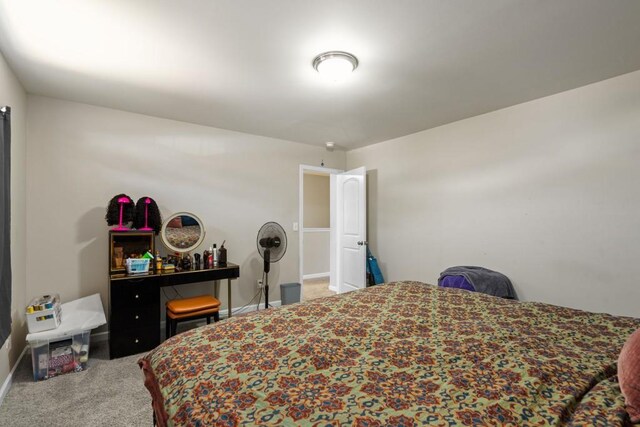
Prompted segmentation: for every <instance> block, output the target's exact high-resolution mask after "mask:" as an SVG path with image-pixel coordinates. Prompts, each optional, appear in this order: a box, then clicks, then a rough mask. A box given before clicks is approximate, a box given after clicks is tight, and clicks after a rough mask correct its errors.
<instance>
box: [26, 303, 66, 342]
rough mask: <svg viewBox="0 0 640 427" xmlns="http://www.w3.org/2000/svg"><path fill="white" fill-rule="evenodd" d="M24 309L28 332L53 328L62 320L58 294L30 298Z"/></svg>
mask: <svg viewBox="0 0 640 427" xmlns="http://www.w3.org/2000/svg"><path fill="white" fill-rule="evenodd" d="M26 311H27V326H28V328H29V333H30V334H33V333H35V332H42V331H48V330H50V329H55V328H57V327H58V326H60V322H61V321H62V307H61V305H60V296H59V295H58V294H54V295H44V296H41V297H38V298H34V299H32V300H31V303H29V305H28V306H27V310H26Z"/></svg>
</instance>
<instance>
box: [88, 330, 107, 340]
mask: <svg viewBox="0 0 640 427" xmlns="http://www.w3.org/2000/svg"><path fill="white" fill-rule="evenodd" d="M103 341H109V331H105V332H98V333H95V334H91V341H90V343H94V342H103Z"/></svg>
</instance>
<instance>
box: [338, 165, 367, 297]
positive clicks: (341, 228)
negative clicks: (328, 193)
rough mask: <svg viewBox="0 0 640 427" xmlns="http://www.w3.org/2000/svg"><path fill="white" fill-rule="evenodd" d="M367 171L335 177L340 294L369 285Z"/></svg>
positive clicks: (346, 173)
mask: <svg viewBox="0 0 640 427" xmlns="http://www.w3.org/2000/svg"><path fill="white" fill-rule="evenodd" d="M366 172H367V171H366V169H365V168H364V167H361V168H358V169H353V170H350V171H347V172H344V173H341V174H337V175H336V179H335V182H336V196H337V197H336V199H337V200H336V208H337V209H336V223H337V224H336V225H337V227H336V228H337V230H336V240H337V242H336V243H337V248H338V250H337V253H338V256H337V260H336V261H337V264H338V265H337V270H338V280H337V282H338V293H344V292H349V291H353V290H355V289H360V288H364V287H365V286H366V283H367V272H366V262H367V249H366V247H367V246H366V245H367V192H366Z"/></svg>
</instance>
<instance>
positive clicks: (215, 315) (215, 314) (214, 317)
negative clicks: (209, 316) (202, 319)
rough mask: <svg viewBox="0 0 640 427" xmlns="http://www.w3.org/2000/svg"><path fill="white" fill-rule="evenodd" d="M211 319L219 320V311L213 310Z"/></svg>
mask: <svg viewBox="0 0 640 427" xmlns="http://www.w3.org/2000/svg"><path fill="white" fill-rule="evenodd" d="M213 321H214V322H219V321H220V313H219V312H217V311H216V312H215V313H213Z"/></svg>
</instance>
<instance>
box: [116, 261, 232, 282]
mask: <svg viewBox="0 0 640 427" xmlns="http://www.w3.org/2000/svg"><path fill="white" fill-rule="evenodd" d="M234 270H235V271H236V272H237V273H236V274H233V273H234ZM223 272H226V273H228V274H229V276H230V277H238V276H239V275H240V267H239V266H238V264H234V263H232V262H228V263H227V265H225V266H215V267H212V268H200V269H194V268H192V269H190V270H180V271H175V270H174V271H157V272H156V271H152V270H149V272H148V273H138V274H127V273H117V274H111V275H109V277H110V279H111V280H129V279H137V278H140V279H142V278H145V277H167V276H178V275H194V276H207V275H209V274H212V273H223Z"/></svg>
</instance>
